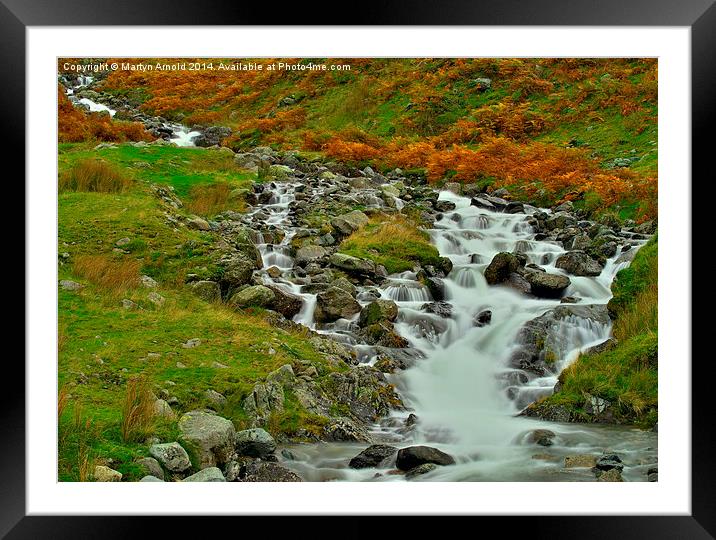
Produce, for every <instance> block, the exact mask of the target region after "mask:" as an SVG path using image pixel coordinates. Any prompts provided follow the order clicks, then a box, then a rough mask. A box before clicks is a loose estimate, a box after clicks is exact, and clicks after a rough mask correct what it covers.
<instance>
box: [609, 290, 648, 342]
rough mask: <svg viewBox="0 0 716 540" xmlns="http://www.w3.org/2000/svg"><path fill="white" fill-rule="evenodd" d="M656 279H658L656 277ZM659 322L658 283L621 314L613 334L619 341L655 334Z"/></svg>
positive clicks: (637, 297)
mask: <svg viewBox="0 0 716 540" xmlns="http://www.w3.org/2000/svg"><path fill="white" fill-rule="evenodd" d="M654 279H656V277H654ZM658 320H659V290H658V286H657V284H656V281H653V282H651V283H650V284H649V285H648V286H647V287H646V289H644V290H643V291H641V292H640V293H638V294H637V296H636V298H635V299H634V302H633V304H632V305H631V306H630V307H629V309H625V310H624V311H622V312H620V313H619V317H618V318H617V320H616V321H614V328H613V333H614V336H615V337H616V338H617V339H619V340H625V339H628V338H630V337H632V336H636V335H638V334H644V333H649V332H655V331H656V329H657V326H658Z"/></svg>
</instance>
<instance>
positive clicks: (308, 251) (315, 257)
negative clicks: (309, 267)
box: [296, 245, 328, 266]
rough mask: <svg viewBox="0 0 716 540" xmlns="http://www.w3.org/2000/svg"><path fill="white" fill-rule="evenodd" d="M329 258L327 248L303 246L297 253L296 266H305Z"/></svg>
mask: <svg viewBox="0 0 716 540" xmlns="http://www.w3.org/2000/svg"><path fill="white" fill-rule="evenodd" d="M327 256H328V251H326V248H324V247H321V246H312V245H308V246H303V247H301V248H299V249H298V251H296V264H299V265H301V266H305V265H306V264H308V263H311V262H315V261H320V260H322V259H325V258H326V257H327Z"/></svg>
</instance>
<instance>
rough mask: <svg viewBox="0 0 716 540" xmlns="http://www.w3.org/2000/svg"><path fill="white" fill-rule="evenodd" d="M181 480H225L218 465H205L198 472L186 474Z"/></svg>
mask: <svg viewBox="0 0 716 540" xmlns="http://www.w3.org/2000/svg"><path fill="white" fill-rule="evenodd" d="M182 482H226V479H225V478H224V475H223V474H221V470H220V469H219V468H218V467H207V468H206V469H202V470H200V471H199V472H198V473H195V474H192V475H191V476H187V477H186V478H184V480H182Z"/></svg>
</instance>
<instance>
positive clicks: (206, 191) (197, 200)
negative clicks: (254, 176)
mask: <svg viewBox="0 0 716 540" xmlns="http://www.w3.org/2000/svg"><path fill="white" fill-rule="evenodd" d="M233 189H234V186H232V185H231V184H229V183H228V182H217V183H215V184H203V185H198V186H194V187H192V188H191V189H190V190H189V197H190V199H189V202H188V203H187V208H188V209H189V210H190V211H191V212H193V213H195V214H200V215H204V216H212V215H216V214H218V213H220V212H223V211H225V210H235V211H241V210H243V207H244V205H243V202H242V201H239V200H237V201H234V204H231V191H232V190H233Z"/></svg>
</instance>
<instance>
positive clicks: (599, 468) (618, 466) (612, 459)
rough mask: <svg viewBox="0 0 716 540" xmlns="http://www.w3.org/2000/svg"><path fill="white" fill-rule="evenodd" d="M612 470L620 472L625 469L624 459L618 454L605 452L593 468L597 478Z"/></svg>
mask: <svg viewBox="0 0 716 540" xmlns="http://www.w3.org/2000/svg"><path fill="white" fill-rule="evenodd" d="M611 470H616V471H617V472H619V473H621V472H622V471H623V470H624V464H623V463H622V459H621V458H620V457H619V456H618V455H617V454H603V455H602V456H600V457H599V458H598V459H597V463H596V464H595V465H594V467H593V468H592V471H593V472H594V474H595V475H596V476H597V478H598V477H600V476H601V475H602V474H604V473H605V472H607V471H611Z"/></svg>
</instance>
